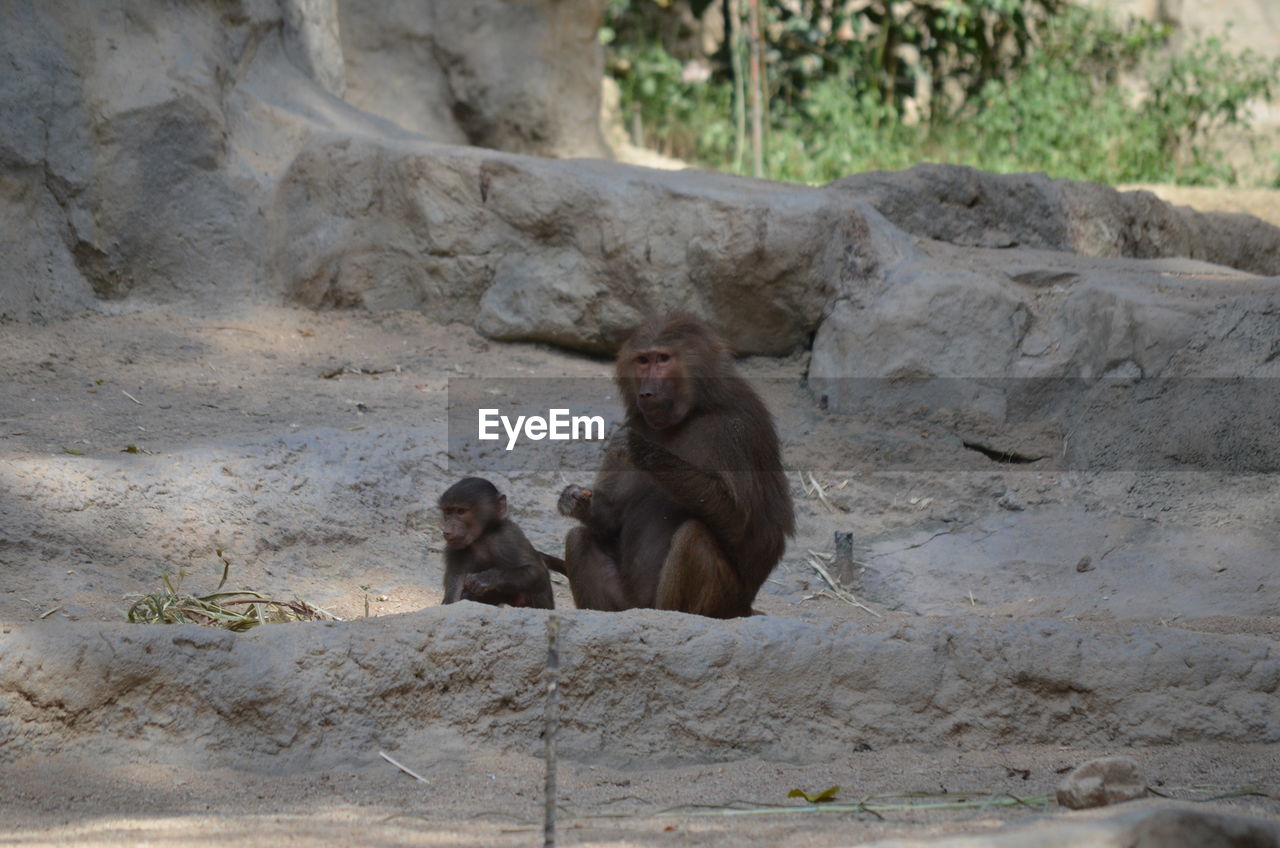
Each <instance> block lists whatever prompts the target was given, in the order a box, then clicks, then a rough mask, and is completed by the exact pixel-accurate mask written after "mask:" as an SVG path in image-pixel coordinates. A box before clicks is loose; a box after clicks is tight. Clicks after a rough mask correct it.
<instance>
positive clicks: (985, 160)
mask: <svg viewBox="0 0 1280 848" xmlns="http://www.w3.org/2000/svg"><path fill="white" fill-rule="evenodd" d="M681 2H682V0H664V2H663V3H662V4H659V3H658V2H657V0H629V2H628V0H612V7H613V11H612V12H611V15H613V16H616V17H611V19H610V21H611V25H612V23H617V28H616V29H615V30H612V31H611V32H612V33H613V35H614V40H613V43H612V44H611V45H610V65H609V67H610V70H611V72H612V73H613V74H614V76H615V77H616V78H617V79H618V81H619V83H620V85H621V88H622V93H623V104H624V108H625V109H626V110H628V111H627V114H628V115H629V116H631V118H632V123H633V131H635V130H638V132H635V134H636V135H638V136H639V138H637V139H636V140H637V141H639V142H641V143H644V144H647V145H649V146H651V147H655V148H657V149H659V150H661V151H663V152H665V153H668V154H669V155H673V156H678V157H680V158H683V159H686V160H689V161H692V162H695V163H697V164H699V165H702V166H704V167H710V168H717V169H722V170H730V171H737V172H741V171H742V169H743V163H742V158H741V156H740V155H738V156H735V153H736V152H737V151H738V150H740V144H741V140H740V137H737V136H735V132H741V130H740V128H739V129H737V130H735V126H734V121H733V112H734V93H733V80H732V69H731V63H729V62H728V61H727V59H725V57H723V55H721V56H719V57H712V59H714V60H715V61H714V63H713V66H712V67H713V73H712V76H711V78H710V79H708V80H705V81H699V80H698V79H696V78H691V76H690V75H689V74H687V73H686V68H687V65H688V61H692V60H694V59H696V57H691V56H690V55H689V54H688V50H689V47H688V43H689V39H688V38H687V37H686V38H684V40H683V41H682V40H681V39H680V38H678V37H676V36H675V35H673V33H676V34H677V35H678V34H679V33H680V30H679V27H675V26H673V25H672V24H671V21H672V20H676V19H679V20H684V21H687V20H688V19H689V15H688V12H689V11H690V10H689V8H685V9H683V10H681V7H680V4H681ZM740 2H741V3H746V2H747V0H740ZM759 2H760V4H761V6H762V7H763V10H764V13H765V14H764V17H765V25H764V27H763V30H764V33H765V42H766V45H765V46H766V48H767V49H766V60H767V61H766V69H767V72H768V80H767V82H768V86H767V93H768V94H769V99H770V105H769V109H768V125H767V144H766V151H767V152H766V156H765V164H766V175H767V176H770V177H773V178H776V179H784V180H794V181H798V182H806V183H822V182H826V181H829V180H832V179H836V178H839V177H842V176H845V175H847V174H850V173H856V172H859V171H866V170H874V169H882V168H893V169H896V168H903V167H907V166H909V165H911V164H914V163H916V162H920V161H946V162H953V163H957V164H967V165H973V166H975V167H979V168H982V169H984V170H990V171H1005V172H1007V171H1024V170H1032V171H1045V172H1047V173H1049V174H1050V175H1051V176H1055V177H1069V178H1075V179H1087V180H1095V181H1099V182H1106V183H1119V182H1182V183H1189V184H1203V183H1215V182H1216V183H1221V182H1231V181H1233V180H1234V179H1235V174H1234V173H1233V172H1232V170H1231V168H1230V167H1229V166H1228V165H1227V164H1226V162H1225V161H1224V160H1223V158H1222V156H1221V155H1220V154H1219V153H1218V152H1216V151H1215V148H1214V147H1213V143H1212V142H1213V140H1214V137H1215V135H1216V134H1217V133H1219V131H1220V130H1222V129H1223V128H1227V127H1242V126H1245V125H1247V123H1248V120H1249V112H1248V107H1249V104H1250V103H1252V102H1255V101H1256V100H1258V99H1267V98H1273V97H1275V96H1276V95H1277V93H1280V92H1278V89H1277V86H1278V83H1277V79H1278V78H1280V61H1268V60H1265V59H1263V58H1261V57H1259V56H1257V55H1256V54H1252V53H1248V52H1245V53H1240V54H1236V53H1232V52H1231V51H1229V50H1228V49H1227V48H1226V46H1225V45H1224V44H1223V42H1222V41H1221V40H1218V39H1207V40H1204V41H1199V42H1194V43H1191V44H1188V45H1186V46H1184V48H1183V49H1182V50H1181V51H1179V52H1177V53H1171V52H1168V51H1167V50H1166V43H1167V40H1168V37H1169V35H1170V33H1169V30H1168V29H1167V28H1166V27H1163V26H1157V25H1154V24H1150V23H1144V22H1140V21H1129V22H1127V23H1119V22H1117V21H1116V20H1115V19H1113V18H1111V17H1110V16H1108V15H1107V14H1105V13H1102V12H1099V11H1096V10H1088V9H1083V8H1078V7H1075V6H1071V5H1068V4H1067V2H1065V0H1038V2H1034V3H1024V2H1020V0H905V1H904V0H899V2H893V3H886V2H880V0H872V2H864V3H858V4H847V3H833V2H830V0H785V2H784V0H759ZM677 12H680V13H681V14H683V17H679V15H677ZM664 16H665V17H664ZM654 20H658V21H666V23H662V24H661V25H653V26H651V27H650V28H649V29H648V30H645V29H644V26H645V21H651V22H652V21H654ZM684 35H685V36H687V33H685V34H684ZM681 51H684V53H683V54H682V55H681V56H679V57H677V55H676V54H677V53H680V52H681ZM890 54H892V55H893V56H896V57H897V58H896V59H893V60H892V61H891V60H890V59H891V57H890ZM739 96H741V95H739ZM735 142H737V144H735ZM1277 168H1280V160H1278V161H1277ZM1275 179H1276V180H1277V182H1280V174H1278V175H1277V176H1276V178H1275Z"/></svg>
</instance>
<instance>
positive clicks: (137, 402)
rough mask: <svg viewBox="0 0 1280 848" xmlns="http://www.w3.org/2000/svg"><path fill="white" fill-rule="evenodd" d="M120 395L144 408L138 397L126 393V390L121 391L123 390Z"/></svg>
mask: <svg viewBox="0 0 1280 848" xmlns="http://www.w3.org/2000/svg"><path fill="white" fill-rule="evenodd" d="M120 394H122V395H124V396H125V397H127V398H128V399H129V400H131V401H133V402H134V403H136V404H137V405H138V406H142V401H140V400H138V399H137V398H136V397H134V396H133V395H131V394H129V393H128V392H126V391H125V390H124V389H121V390H120Z"/></svg>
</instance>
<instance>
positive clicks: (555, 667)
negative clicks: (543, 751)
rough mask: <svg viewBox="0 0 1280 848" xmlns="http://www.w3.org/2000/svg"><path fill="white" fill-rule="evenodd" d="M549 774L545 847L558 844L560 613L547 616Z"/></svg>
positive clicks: (546, 739)
mask: <svg viewBox="0 0 1280 848" xmlns="http://www.w3.org/2000/svg"><path fill="white" fill-rule="evenodd" d="M546 717H547V726H546V738H545V740H544V741H545V743H546V746H547V776H546V782H545V783H544V784H543V788H542V794H543V799H544V801H545V811H544V818H543V822H542V844H543V846H544V848H555V844H556V730H557V729H558V728H559V726H560V616H558V615H556V614H555V613H551V615H549V616H547V716H546Z"/></svg>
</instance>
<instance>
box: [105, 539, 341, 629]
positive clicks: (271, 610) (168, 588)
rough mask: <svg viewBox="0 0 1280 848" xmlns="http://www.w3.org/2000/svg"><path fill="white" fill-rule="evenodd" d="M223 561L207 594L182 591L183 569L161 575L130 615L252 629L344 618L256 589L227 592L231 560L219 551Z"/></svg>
mask: <svg viewBox="0 0 1280 848" xmlns="http://www.w3.org/2000/svg"><path fill="white" fill-rule="evenodd" d="M218 557H219V558H220V559H221V560H222V579H221V580H219V581H218V585H217V587H216V588H215V589H214V590H213V591H212V592H210V593H208V594H206V595H192V594H187V593H184V592H183V591H182V581H183V580H184V579H185V578H186V576H187V572H186V571H185V570H179V571H178V576H177V578H176V580H175V579H171V576H170V574H169V573H168V572H165V573H164V574H162V575H161V576H160V579H161V580H162V581H163V582H164V588H163V589H160V590H158V591H155V592H150V593H148V594H145V595H143V596H142V597H140V598H139V599H138V600H137V601H135V602H134V604H133V606H131V607H129V612H128V613H127V614H126V617H127V618H128V619H129V621H131V622H134V623H135V624H204V625H208V626H211V627H223V628H226V629H227V630H237V631H239V630H248V629H249V628H251V627H257V626H258V625H259V624H282V623H284V622H289V621H341V619H340V618H338V617H337V616H336V615H333V614H332V613H330V612H328V611H326V610H323V609H321V608H320V607H317V606H314V605H312V604H309V603H307V602H306V601H302V600H298V599H296V598H295V599H294V600H291V601H280V600H274V599H272V598H269V597H267V596H266V595H263V594H262V593H261V592H255V591H254V590H252V589H237V590H227V591H223V589H222V587H223V586H225V585H226V583H227V574H228V573H229V572H230V570H231V562H230V561H229V560H228V559H227V558H226V557H225V556H223V555H222V551H218Z"/></svg>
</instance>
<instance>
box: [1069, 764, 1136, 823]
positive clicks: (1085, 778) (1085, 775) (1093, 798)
mask: <svg viewBox="0 0 1280 848" xmlns="http://www.w3.org/2000/svg"><path fill="white" fill-rule="evenodd" d="M1146 794H1147V781H1146V778H1144V777H1143V776H1142V770H1141V769H1139V768H1138V764H1137V762H1135V761H1134V759H1133V757H1123V756H1112V757H1098V758H1096V759H1093V760H1089V761H1088V762H1087V763H1081V764H1080V765H1079V766H1077V767H1076V768H1074V769H1072V771H1071V773H1070V774H1068V775H1067V776H1066V777H1064V778H1063V779H1062V782H1061V783H1059V784H1058V790H1057V798H1058V803H1059V804H1061V805H1062V806H1064V807H1066V808H1068V809H1071V810H1087V809H1090V808H1091V807H1106V806H1109V805H1111V804H1119V803H1121V802H1123V801H1136V800H1137V799H1139V798H1142V797H1145V796H1146Z"/></svg>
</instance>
